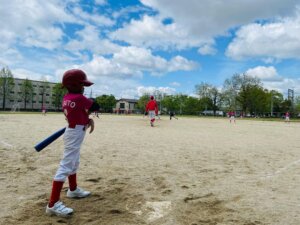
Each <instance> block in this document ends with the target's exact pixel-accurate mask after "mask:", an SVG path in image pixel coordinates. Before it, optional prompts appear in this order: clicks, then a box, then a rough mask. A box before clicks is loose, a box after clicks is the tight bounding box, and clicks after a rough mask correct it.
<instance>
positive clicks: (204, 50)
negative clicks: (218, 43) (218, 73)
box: [198, 44, 217, 55]
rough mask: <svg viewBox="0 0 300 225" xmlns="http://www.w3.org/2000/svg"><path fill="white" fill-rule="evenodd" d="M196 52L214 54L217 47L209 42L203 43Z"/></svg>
mask: <svg viewBox="0 0 300 225" xmlns="http://www.w3.org/2000/svg"><path fill="white" fill-rule="evenodd" d="M198 52H199V53H200V54H201V55H215V54H216V53H217V49H216V48H214V47H213V46H211V45H209V44H205V45H203V46H201V47H200V48H199V49H198Z"/></svg>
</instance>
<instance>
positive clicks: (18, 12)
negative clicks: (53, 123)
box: [0, 0, 300, 98]
mask: <svg viewBox="0 0 300 225" xmlns="http://www.w3.org/2000/svg"><path fill="white" fill-rule="evenodd" d="M0 16H1V19H0V27H1V33H0V40H1V43H0V52H1V53H0V66H1V67H4V66H8V67H9V68H10V69H11V71H12V72H13V75H14V77H17V78H28V79H32V80H48V81H50V82H60V81H61V78H62V75H63V73H64V71H66V70H68V69H71V68H80V69H82V70H84V71H85V72H86V73H87V75H88V77H89V79H90V80H92V81H93V82H94V83H95V84H94V85H93V86H92V87H91V89H92V91H93V94H94V96H96V95H101V94H113V95H115V96H116V97H117V98H120V97H126V98H138V97H140V96H141V95H143V94H144V93H153V92H154V91H155V90H159V91H161V92H164V93H166V94H176V93H183V94H187V95H194V94H195V93H194V92H195V85H196V84H200V83H201V82H206V83H209V84H212V85H215V86H217V87H218V88H220V89H222V85H223V82H224V80H225V79H227V78H230V77H232V75H233V74H236V73H246V74H248V75H250V76H256V77H259V78H260V79H261V81H262V83H263V85H264V87H265V88H268V89H274V90H277V91H280V92H282V93H283V94H284V95H286V94H287V89H289V88H293V89H294V90H295V93H296V95H299V94H300V2H299V1H298V0H285V1H282V0H264V1H261V0H251V1H249V0H223V1H222V0H218V1H217V0H216V1H211V0H186V1H182V0H140V1H138V0H128V1H121V0H120V1H117V0H111V1H109V0H89V1H78V0H69V1H65V0H52V1H39V0H26V1H18V0H10V1H6V0H0ZM91 89H87V90H86V92H87V93H90V91H91Z"/></svg>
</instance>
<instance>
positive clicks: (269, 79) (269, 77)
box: [245, 66, 300, 95]
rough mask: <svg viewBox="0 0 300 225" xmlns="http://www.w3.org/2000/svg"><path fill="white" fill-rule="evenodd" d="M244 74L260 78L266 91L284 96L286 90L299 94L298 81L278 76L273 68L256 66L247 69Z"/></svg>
mask: <svg viewBox="0 0 300 225" xmlns="http://www.w3.org/2000/svg"><path fill="white" fill-rule="evenodd" d="M245 73H246V74H247V75H250V76H254V77H258V78H260V79H261V81H262V83H263V86H264V87H265V88H267V89H268V90H276V91H279V92H280V93H283V94H284V95H286V93H287V90H288V89H294V90H295V92H296V93H299V92H300V79H292V78H288V77H286V76H282V75H279V74H278V72H277V70H276V68H275V67H273V66H270V67H265V66H257V67H255V68H250V69H248V70H247V71H246V72H245Z"/></svg>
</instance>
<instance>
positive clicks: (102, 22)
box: [72, 7, 115, 26]
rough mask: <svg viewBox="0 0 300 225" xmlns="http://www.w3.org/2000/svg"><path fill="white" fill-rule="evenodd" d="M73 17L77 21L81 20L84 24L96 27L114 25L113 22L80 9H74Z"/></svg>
mask: <svg viewBox="0 0 300 225" xmlns="http://www.w3.org/2000/svg"><path fill="white" fill-rule="evenodd" d="M72 11H73V14H74V16H76V18H77V19H79V18H81V19H82V21H85V22H84V23H85V24H90V23H92V24H94V25H97V26H112V25H114V24H115V21H113V20H111V19H110V18H108V17H106V16H102V15H98V14H90V13H88V12H85V11H83V10H82V9H81V8H80V7H75V8H74V9H73V10H72Z"/></svg>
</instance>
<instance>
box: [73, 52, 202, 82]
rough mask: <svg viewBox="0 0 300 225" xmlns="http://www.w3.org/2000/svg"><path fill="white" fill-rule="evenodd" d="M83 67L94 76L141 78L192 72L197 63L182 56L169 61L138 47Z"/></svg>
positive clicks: (95, 56) (101, 57)
mask: <svg viewBox="0 0 300 225" xmlns="http://www.w3.org/2000/svg"><path fill="white" fill-rule="evenodd" d="M75 67H81V68H84V69H85V70H87V71H88V72H89V73H91V74H92V75H93V76H95V77H97V76H110V77H111V76H113V77H119V78H123V79H125V78H134V77H135V78H141V77H142V75H143V73H144V72H149V73H150V74H152V75H156V76H157V75H164V74H165V73H169V72H174V71H179V70H185V71H188V70H192V69H194V68H195V67H196V63H195V62H193V61H189V60H187V59H185V58H183V57H181V56H176V57H173V58H172V59H171V60H169V61H167V60H166V59H164V58H161V57H160V56H154V55H152V52H151V51H150V50H148V49H143V48H137V47H122V48H121V49H120V51H119V52H117V53H115V54H113V56H112V57H111V58H105V57H103V56H100V55H94V56H93V59H92V60H91V61H89V62H86V63H84V64H82V65H80V66H79V65H78V66H76V65H75Z"/></svg>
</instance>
